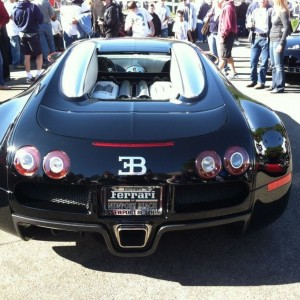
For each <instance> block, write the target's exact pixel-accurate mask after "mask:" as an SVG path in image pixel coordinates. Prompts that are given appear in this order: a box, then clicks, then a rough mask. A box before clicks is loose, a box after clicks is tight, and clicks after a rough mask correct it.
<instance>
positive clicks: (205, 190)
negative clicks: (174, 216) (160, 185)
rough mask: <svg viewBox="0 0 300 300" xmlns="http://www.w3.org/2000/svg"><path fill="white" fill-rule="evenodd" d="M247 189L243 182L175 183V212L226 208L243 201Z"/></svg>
mask: <svg viewBox="0 0 300 300" xmlns="http://www.w3.org/2000/svg"><path fill="white" fill-rule="evenodd" d="M248 193H249V191H248V186H247V184H246V183H244V182H229V183H206V184H200V185H176V186H174V188H173V197H174V208H175V211H176V212H196V211H200V210H210V209H218V208H226V207H230V206H233V205H238V204H240V203H242V202H243V201H245V198H246V197H247V195H248Z"/></svg>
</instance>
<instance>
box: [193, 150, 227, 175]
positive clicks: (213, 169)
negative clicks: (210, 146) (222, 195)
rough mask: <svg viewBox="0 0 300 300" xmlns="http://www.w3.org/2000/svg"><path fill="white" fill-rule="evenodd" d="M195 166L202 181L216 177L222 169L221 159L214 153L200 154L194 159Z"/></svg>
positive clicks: (205, 152)
mask: <svg viewBox="0 0 300 300" xmlns="http://www.w3.org/2000/svg"><path fill="white" fill-rule="evenodd" d="M195 165H196V170H197V172H198V174H199V176H201V177H202V178H204V179H211V178H214V177H216V176H217V175H218V174H219V173H220V171H221V169H222V162H221V158H220V157H219V155H218V154H217V153H216V152H214V151H203V152H201V153H200V154H199V155H198V157H197V159H196V162H195Z"/></svg>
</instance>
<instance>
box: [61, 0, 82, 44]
mask: <svg viewBox="0 0 300 300" xmlns="http://www.w3.org/2000/svg"><path fill="white" fill-rule="evenodd" d="M67 2H68V5H67V4H64V5H62V6H61V7H60V20H61V26H62V28H63V31H64V35H63V39H64V47H65V48H67V47H68V46H69V45H71V44H72V43H73V42H75V41H77V40H78V36H79V34H80V32H79V30H78V25H77V24H78V19H79V16H80V14H81V13H82V9H81V5H82V3H83V0H68V1H67Z"/></svg>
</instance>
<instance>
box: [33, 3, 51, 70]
mask: <svg viewBox="0 0 300 300" xmlns="http://www.w3.org/2000/svg"><path fill="white" fill-rule="evenodd" d="M33 3H34V4H36V5H37V6H38V8H39V9H40V10H41V12H42V14H43V17H44V19H43V23H42V24H40V26H39V38H40V41H41V47H42V52H43V67H44V68H46V67H48V65H49V62H48V59H47V57H48V55H49V54H51V53H53V52H55V45H54V39H53V34H52V26H51V19H52V18H54V17H55V11H54V9H53V7H52V6H51V5H50V2H49V1H48V0H34V1H33Z"/></svg>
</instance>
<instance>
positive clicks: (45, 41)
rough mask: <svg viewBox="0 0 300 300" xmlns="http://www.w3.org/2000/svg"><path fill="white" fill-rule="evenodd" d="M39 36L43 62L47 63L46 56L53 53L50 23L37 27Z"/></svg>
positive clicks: (53, 46)
mask: <svg viewBox="0 0 300 300" xmlns="http://www.w3.org/2000/svg"><path fill="white" fill-rule="evenodd" d="M39 36H40V41H41V47H42V52H43V60H44V62H46V63H47V62H48V59H47V57H48V55H49V54H51V53H53V52H55V45H54V39H53V34H52V26H51V23H42V24H41V25H40V26H39Z"/></svg>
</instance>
